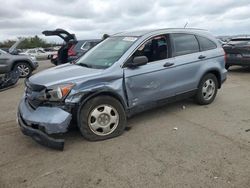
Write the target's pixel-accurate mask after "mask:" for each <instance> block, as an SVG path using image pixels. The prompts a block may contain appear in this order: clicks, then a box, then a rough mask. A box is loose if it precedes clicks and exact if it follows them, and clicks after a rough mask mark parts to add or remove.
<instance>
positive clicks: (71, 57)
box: [42, 29, 101, 65]
mask: <svg viewBox="0 0 250 188" xmlns="http://www.w3.org/2000/svg"><path fill="white" fill-rule="evenodd" d="M42 33H43V34H44V35H45V36H58V37H60V38H62V39H63V41H64V43H63V45H62V46H61V48H60V49H59V50H58V52H57V54H53V55H52V56H50V59H51V63H53V64H54V65H61V64H65V63H68V62H71V61H75V60H76V59H78V58H79V57H81V56H82V55H83V54H85V53H86V52H87V51H88V50H89V49H90V48H92V47H93V46H95V45H96V44H98V43H99V42H100V41H101V40H100V39H92V40H77V39H76V36H75V34H72V33H69V32H68V31H66V30H64V29H56V30H51V31H43V32H42Z"/></svg>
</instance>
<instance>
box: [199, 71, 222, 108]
mask: <svg viewBox="0 0 250 188" xmlns="http://www.w3.org/2000/svg"><path fill="white" fill-rule="evenodd" d="M208 79H212V80H213V81H214V83H215V92H214V95H213V97H212V98H211V99H210V100H205V99H204V96H203V94H202V88H203V85H204V83H205V82H206V81H207V80H208ZM217 91H218V80H217V77H216V76H215V75H214V74H211V73H209V74H206V75H205V76H203V78H202V79H201V81H200V84H199V87H198V91H197V95H196V101H197V103H198V104H200V105H207V104H210V103H212V102H213V101H214V99H215V97H216V95H217Z"/></svg>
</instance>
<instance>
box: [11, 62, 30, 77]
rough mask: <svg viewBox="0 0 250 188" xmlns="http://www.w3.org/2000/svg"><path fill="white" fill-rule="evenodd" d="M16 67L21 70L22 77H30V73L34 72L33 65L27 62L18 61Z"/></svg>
mask: <svg viewBox="0 0 250 188" xmlns="http://www.w3.org/2000/svg"><path fill="white" fill-rule="evenodd" d="M14 69H17V70H18V71H19V73H20V74H19V75H20V78H26V77H29V76H30V74H31V73H32V68H31V66H30V65H29V64H28V63H26V62H20V63H17V64H16V65H15V67H14Z"/></svg>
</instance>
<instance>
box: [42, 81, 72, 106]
mask: <svg viewBox="0 0 250 188" xmlns="http://www.w3.org/2000/svg"><path fill="white" fill-rule="evenodd" d="M73 87H74V84H62V85H56V86H52V87H49V88H47V89H46V90H45V94H44V99H45V100H47V101H54V102H56V101H62V100H64V99H65V97H66V96H67V95H68V94H69V93H70V91H71V89H72V88H73Z"/></svg>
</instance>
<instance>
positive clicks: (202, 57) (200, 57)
mask: <svg viewBox="0 0 250 188" xmlns="http://www.w3.org/2000/svg"><path fill="white" fill-rule="evenodd" d="M205 58H206V56H204V55H200V56H199V57H198V59H205Z"/></svg>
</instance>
